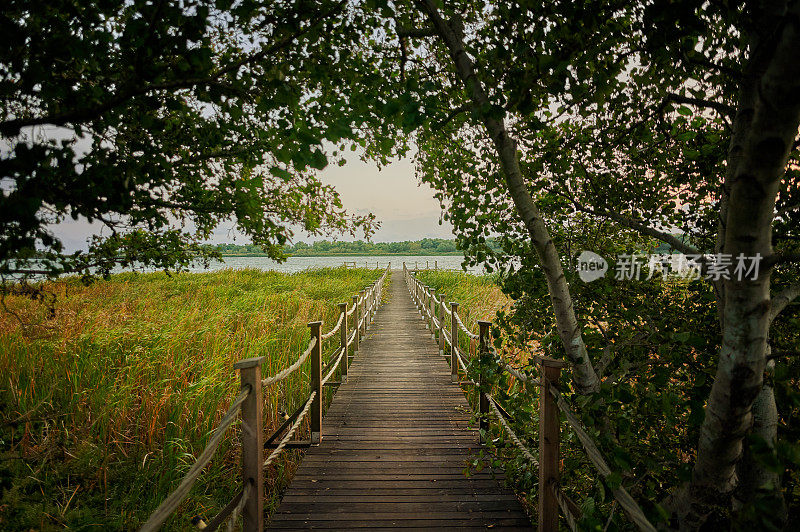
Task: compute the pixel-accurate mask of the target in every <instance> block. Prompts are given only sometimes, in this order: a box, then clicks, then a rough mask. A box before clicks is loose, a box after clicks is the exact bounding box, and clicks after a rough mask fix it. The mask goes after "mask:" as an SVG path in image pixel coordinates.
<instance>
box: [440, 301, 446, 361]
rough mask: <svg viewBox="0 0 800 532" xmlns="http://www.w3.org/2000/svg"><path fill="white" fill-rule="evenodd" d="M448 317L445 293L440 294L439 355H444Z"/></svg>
mask: <svg viewBox="0 0 800 532" xmlns="http://www.w3.org/2000/svg"><path fill="white" fill-rule="evenodd" d="M446 315H447V313H446V312H445V306H444V292H439V354H440V355H444V347H445V345H447V344H446V343H445V341H444V317H445V316H446Z"/></svg>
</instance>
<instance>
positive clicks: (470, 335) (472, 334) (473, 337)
mask: <svg viewBox="0 0 800 532" xmlns="http://www.w3.org/2000/svg"><path fill="white" fill-rule="evenodd" d="M456 323H458V326H459V327H461V330H462V331H464V334H466V335H467V336H469V337H470V338H472V339H473V340H478V339H479V338H480V337H479V336H478V335H477V334H475V333H473V332H472V331H470V330H469V329H468V328H467V326H466V325H464V322H463V321H461V316H459V315H458V314H456Z"/></svg>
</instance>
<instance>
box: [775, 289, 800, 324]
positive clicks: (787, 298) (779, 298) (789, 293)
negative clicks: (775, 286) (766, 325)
mask: <svg viewBox="0 0 800 532" xmlns="http://www.w3.org/2000/svg"><path fill="white" fill-rule="evenodd" d="M797 296H800V281H797V282H795V283H793V284H790V285H789V286H788V287H787V288H785V289H784V290H783V291H782V292H780V293H779V294H777V295H776V296H773V297H772V298H771V301H770V311H769V321H772V320H774V319H775V318H776V317H777V316H778V314H780V313H781V312H782V311H783V309H785V308H786V307H787V306H788V305H789V303H791V302H792V301H794V300H795V299H796V298H797Z"/></svg>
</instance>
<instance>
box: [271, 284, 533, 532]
mask: <svg viewBox="0 0 800 532" xmlns="http://www.w3.org/2000/svg"><path fill="white" fill-rule="evenodd" d="M388 291H389V301H388V303H387V304H386V305H385V306H384V307H383V308H382V309H381V311H380V312H379V313H378V314H377V315H376V318H375V322H374V323H373V324H372V326H371V327H370V328H369V330H368V331H367V332H366V334H365V335H364V336H363V337H362V338H360V345H359V353H358V356H357V357H355V358H354V359H353V361H352V364H351V365H350V367H349V369H348V375H347V382H346V383H343V384H342V385H341V386H340V387H339V389H338V391H337V394H336V396H335V398H334V400H333V403H332V404H331V407H330V409H329V410H328V412H327V413H326V415H325V418H324V419H323V424H322V442H321V444H320V445H319V446H315V447H312V448H311V449H310V450H309V451H308V452H307V453H306V456H305V458H304V460H303V463H302V464H301V466H300V468H299V469H298V471H297V473H296V474H295V477H294V479H293V480H292V482H291V485H290V487H289V488H288V490H287V492H286V493H285V494H284V497H283V500H282V502H281V505H280V507H279V508H278V510H277V512H276V513H275V515H274V516H273V517H272V520H271V522H270V529H272V530H281V529H286V530H296V529H308V528H328V529H340V530H341V529H351V528H358V529H386V528H395V529H400V528H402V529H404V530H415V529H418V530H430V529H432V528H436V529H450V530H471V529H474V530H485V529H486V528H487V527H490V528H502V529H504V530H530V528H531V527H530V521H529V520H528V518H527V516H526V515H525V513H524V511H523V509H522V506H521V505H520V503H519V501H518V500H517V498H516V497H515V496H514V494H513V493H512V492H511V491H510V490H508V489H507V488H505V487H503V486H502V485H501V482H502V478H503V475H502V474H500V473H499V472H498V474H497V475H495V476H494V477H493V476H492V474H491V472H489V471H487V470H484V471H482V472H481V473H476V474H473V475H471V476H470V477H466V476H465V475H464V474H463V471H464V469H465V468H466V466H467V463H468V461H469V460H470V459H471V458H472V457H474V456H475V455H476V453H477V452H478V451H479V449H480V442H479V439H478V431H477V428H476V427H474V426H471V425H470V422H469V420H470V413H469V405H468V404H467V401H466V399H465V398H464V394H463V392H462V391H461V389H460V388H459V386H458V385H457V384H453V383H452V382H451V376H450V374H451V371H450V367H449V366H448V364H447V362H446V361H445V359H444V358H442V357H441V356H439V346H438V345H437V344H436V342H435V341H434V340H432V339H431V335H430V331H428V330H426V328H425V325H424V322H423V321H422V320H421V319H420V317H419V313H418V312H417V310H416V309H415V307H414V305H413V303H412V302H411V298H410V297H409V295H408V292H407V290H406V287H405V283H404V282H403V279H402V274H401V273H400V272H394V275H393V278H392V283H391V285H390V286H389V287H388Z"/></svg>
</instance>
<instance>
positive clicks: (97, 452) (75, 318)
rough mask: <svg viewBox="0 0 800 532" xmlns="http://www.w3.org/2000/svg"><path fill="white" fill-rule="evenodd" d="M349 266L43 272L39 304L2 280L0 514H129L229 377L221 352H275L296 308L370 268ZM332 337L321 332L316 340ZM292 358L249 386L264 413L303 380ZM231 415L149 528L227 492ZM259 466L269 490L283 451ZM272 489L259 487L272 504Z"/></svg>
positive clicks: (196, 435) (300, 332)
mask: <svg viewBox="0 0 800 532" xmlns="http://www.w3.org/2000/svg"><path fill="white" fill-rule="evenodd" d="M381 273H382V272H376V271H368V270H365V269H355V270H346V269H343V268H337V269H319V270H311V271H307V272H303V273H298V274H283V273H277V272H261V271H255V270H238V271H231V270H228V271H221V272H215V273H204V274H181V275H177V276H172V277H167V276H166V275H164V274H156V273H154V274H136V273H125V274H120V275H116V276H114V277H112V278H111V279H110V280H108V281H102V282H97V283H95V284H92V285H90V286H88V287H84V286H83V285H81V283H80V282H79V281H78V280H77V279H65V280H60V281H57V282H54V283H50V284H48V285H47V286H46V288H47V289H48V290H49V291H51V292H52V293H54V294H55V295H56V297H57V302H56V307H55V308H56V311H55V314H54V315H50V313H49V312H48V309H47V308H46V307H44V306H43V305H41V304H37V303H33V302H31V301H29V300H27V299H25V298H23V297H19V296H12V295H6V297H5V304H6V306H7V307H8V309H9V310H10V311H11V313H9V312H2V313H0V459H1V460H0V491H1V492H2V493H1V494H0V529H6V530H8V529H12V530H22V529H31V528H33V529H55V528H61V527H70V528H81V529H83V528H97V529H125V530H129V529H135V528H136V527H137V526H138V525H140V524H141V523H142V522H143V520H144V519H146V518H147V516H148V515H149V514H150V512H152V510H154V509H155V508H156V507H157V506H158V504H159V503H160V502H161V500H162V499H163V498H164V497H165V496H166V495H167V494H168V493H169V492H170V491H171V490H172V489H174V487H175V486H176V485H177V483H178V482H179V481H180V478H181V477H182V476H183V474H184V473H185V472H186V470H187V469H188V468H189V467H190V466H191V464H192V463H193V462H194V457H195V456H197V454H198V453H199V452H200V451H201V450H202V448H203V447H204V445H205V444H206V443H207V441H208V437H209V436H210V433H211V431H212V430H213V429H214V427H215V426H216V425H217V423H218V422H219V419H220V418H221V415H222V414H223V413H224V412H225V410H226V409H227V407H228V406H229V404H230V401H231V399H232V398H233V397H234V396H235V395H236V392H237V391H238V387H239V383H238V377H237V375H236V373H235V371H234V370H233V369H232V366H233V363H234V362H236V361H237V360H240V359H243V358H248V357H253V356H264V357H266V362H265V364H264V366H263V367H262V371H263V373H264V374H265V375H270V374H273V373H276V372H277V371H279V370H280V369H282V368H284V367H286V366H287V365H289V364H291V363H292V362H293V361H294V360H295V359H296V358H297V356H298V355H299V354H300V353H301V352H302V351H303V350H304V348H305V346H306V345H307V343H308V341H309V331H308V327H307V323H308V322H309V321H315V320H318V319H322V320H324V321H325V325H324V326H323V331H326V330H328V329H329V328H330V327H331V326H332V325H333V324H335V321H336V319H337V318H338V308H337V304H338V303H340V302H345V301H350V296H351V295H353V294H355V293H356V292H358V291H359V290H360V289H362V288H363V287H364V286H365V285H367V284H369V283H370V282H372V281H373V280H375V279H377V278H378V277H379V276H380V274H381ZM335 347H337V346H336V345H333V346H331V349H329V352H330V351H332V350H333V348H335ZM308 383H309V379H308V374H307V369H305V368H304V370H303V371H300V372H297V373H295V374H294V375H293V376H292V377H291V378H289V379H287V380H285V381H283V382H281V383H279V384H277V385H276V386H274V387H272V388H270V389H267V390H265V392H264V395H265V429H266V431H267V432H268V433H269V432H270V431H271V430H274V429H275V428H277V425H278V424H279V422H281V421H282V418H281V414H280V412H281V411H285V412H290V413H291V412H292V411H293V410H294V409H295V408H296V407H297V406H299V405H300V404H302V402H303V400H304V398H305V397H306V396H307V394H308V391H309V384H308ZM236 430H237V429H232V430H231V432H229V437H228V438H226V440H225V443H223V446H222V447H221V448H220V450H219V451H218V452H217V454H216V456H215V458H214V460H213V461H212V463H211V464H210V465H209V466H208V468H207V469H206V470H205V471H204V473H203V475H202V476H201V477H200V479H199V480H198V482H197V484H196V485H195V487H194V489H193V490H192V492H191V494H190V496H189V498H188V499H187V501H186V502H185V503H184V504H183V505H182V506H181V507H180V508H179V510H178V512H176V514H175V515H174V516H173V517H172V518H171V519H170V521H168V522H167V523H166V526H165V529H189V528H191V525H190V524H189V519H190V518H191V517H192V516H193V515H203V516H206V517H211V516H213V515H214V514H215V513H216V512H217V511H218V510H219V509H220V508H221V507H222V505H223V504H224V503H225V502H227V500H228V499H229V498H230V497H231V496H232V495H233V494H234V493H235V490H236V489H237V485H238V476H239V468H238V463H239V449H238V447H237V445H238V437H236V436H235V432H234V431H236ZM285 454H286V457H285V458H282V459H281V460H279V461H278V463H277V464H275V466H274V467H273V468H272V469H271V470H270V471H269V472H268V485H269V489H270V492H271V493H272V494H273V496H274V494H275V493H277V491H278V490H279V489H280V488H281V487H282V486H283V485H285V483H286V482H287V479H288V478H289V476H290V475H291V473H292V472H293V470H294V468H295V467H296V465H297V457H298V453H297V452H289V453H285ZM274 501H275V499H274V498H273V500H272V503H273V504H274Z"/></svg>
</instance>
